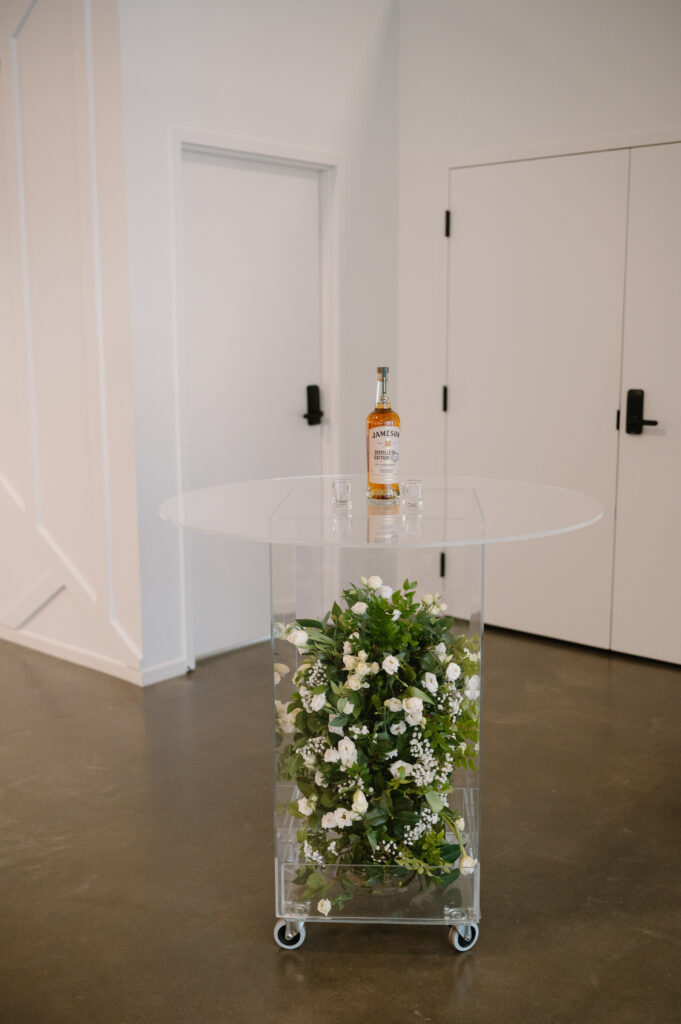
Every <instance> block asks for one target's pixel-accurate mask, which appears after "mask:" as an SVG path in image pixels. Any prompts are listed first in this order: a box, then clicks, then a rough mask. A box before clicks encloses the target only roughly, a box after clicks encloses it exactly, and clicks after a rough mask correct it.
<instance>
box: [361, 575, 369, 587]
mask: <svg viewBox="0 0 681 1024" xmlns="http://www.w3.org/2000/svg"><path fill="white" fill-rule="evenodd" d="M359 582H360V583H361V584H362V586H363V587H366V585H367V583H368V580H367V578H366V576H360V578H359Z"/></svg>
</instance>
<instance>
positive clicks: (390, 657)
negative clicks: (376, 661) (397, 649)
mask: <svg viewBox="0 0 681 1024" xmlns="http://www.w3.org/2000/svg"><path fill="white" fill-rule="evenodd" d="M399 667H400V663H399V661H398V660H397V658H396V657H395V655H394V654H387V655H386V656H385V658H384V659H383V664H382V668H383V671H384V672H387V674H388V675H389V676H394V675H395V673H396V672H397V670H398V668H399Z"/></svg>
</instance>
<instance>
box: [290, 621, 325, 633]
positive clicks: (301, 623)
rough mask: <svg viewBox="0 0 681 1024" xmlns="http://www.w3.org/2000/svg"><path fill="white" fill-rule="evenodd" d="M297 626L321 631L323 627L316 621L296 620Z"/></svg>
mask: <svg viewBox="0 0 681 1024" xmlns="http://www.w3.org/2000/svg"><path fill="white" fill-rule="evenodd" d="M296 622H297V624H298V625H299V626H303V627H304V628H305V629H321V630H323V629H324V627H323V625H322V623H321V622H320V621H319V620H318V619H296Z"/></svg>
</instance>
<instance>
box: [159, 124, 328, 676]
mask: <svg viewBox="0 0 681 1024" xmlns="http://www.w3.org/2000/svg"><path fill="white" fill-rule="evenodd" d="M169 148H170V161H169V162H170V197H171V210H170V232H171V233H170V262H171V273H172V282H171V295H172V300H171V301H172V310H171V317H172V340H171V345H172V348H171V351H172V375H173V422H174V438H173V443H174V449H175V476H176V487H177V493H178V494H181V493H182V491H183V489H184V481H185V480H186V475H187V474H186V468H187V467H186V459H185V451H186V446H185V441H186V423H187V410H186V403H185V398H184V389H183V388H182V385H181V382H182V380H183V378H184V371H185V369H186V365H187V363H186V360H187V344H186V339H185V338H184V334H183V329H182V324H183V312H184V311H183V269H182V252H181V245H180V232H181V225H182V156H183V153H185V152H187V151H189V152H194V153H205V154H211V155H214V156H223V157H232V158H234V159H237V160H238V159H242V160H258V161H261V162H265V163H272V164H275V165H277V164H278V165H280V166H282V167H300V168H303V169H305V170H310V171H317V172H318V173H319V190H320V209H319V225H320V239H319V252H320V313H321V315H320V365H321V380H320V385H321V390H322V395H323V404H324V420H323V424H322V439H321V448H322V466H321V469H322V473H330V472H332V470H333V467H335V466H337V465H338V464H339V453H340V431H339V430H338V423H339V414H340V395H339V394H338V381H339V379H340V344H339V341H340V337H341V330H340V328H341V324H340V300H339V295H340V289H339V287H338V280H339V267H340V264H341V252H340V240H341V232H340V223H341V219H340V211H341V207H342V190H343V183H344V174H343V166H342V160H341V159H340V158H339V157H338V156H337V155H336V154H333V153H321V152H318V151H314V150H306V149H300V148H299V147H294V146H288V145H284V144H280V143H275V142H266V141H261V140H255V139H245V138H238V137H234V136H226V135H220V134H216V133H214V132H206V131H203V130H201V129H195V128H185V127H182V126H180V125H171V126H170V138H169ZM301 415H302V413H301ZM177 534H178V552H179V561H180V576H181V585H180V601H181V621H182V650H183V654H184V660H185V662H186V665H187V668H188V669H193V668H195V666H196V649H195V635H194V613H193V607H192V602H191V584H192V566H191V546H190V545H189V544H188V543H186V540H185V536H184V531H183V530H181V529H180V530H178V531H177Z"/></svg>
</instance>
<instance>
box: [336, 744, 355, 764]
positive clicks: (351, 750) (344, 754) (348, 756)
mask: <svg viewBox="0 0 681 1024" xmlns="http://www.w3.org/2000/svg"><path fill="white" fill-rule="evenodd" d="M338 753H339V754H340V759H341V764H344V765H345V766H346V768H349V767H350V765H352V764H354V763H355V761H356V760H357V747H356V746H355V744H354V743H353V742H352V740H351V739H349V738H348V737H347V736H344V737H343V739H342V740H340V741H339V743H338Z"/></svg>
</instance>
